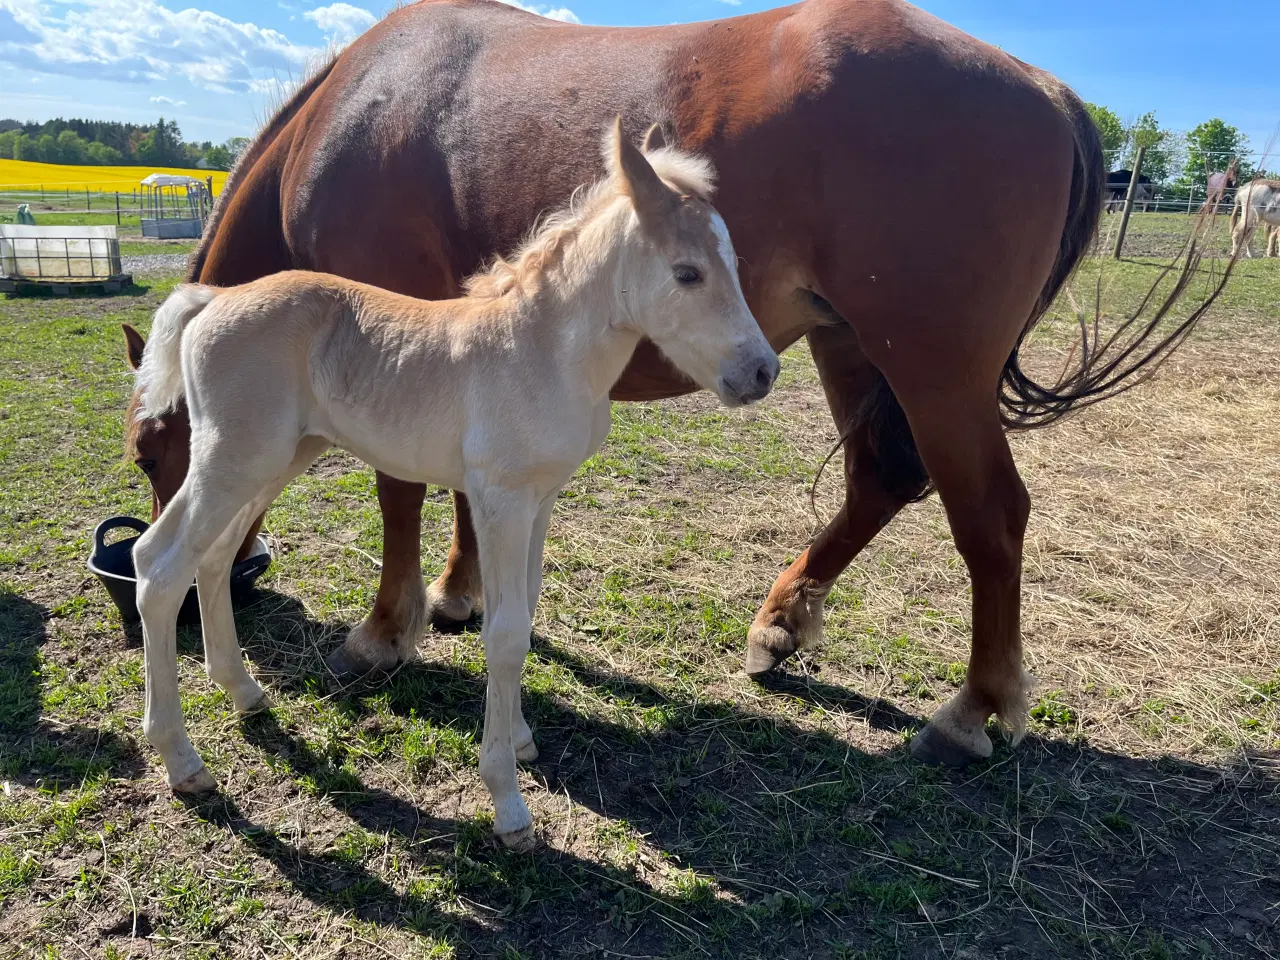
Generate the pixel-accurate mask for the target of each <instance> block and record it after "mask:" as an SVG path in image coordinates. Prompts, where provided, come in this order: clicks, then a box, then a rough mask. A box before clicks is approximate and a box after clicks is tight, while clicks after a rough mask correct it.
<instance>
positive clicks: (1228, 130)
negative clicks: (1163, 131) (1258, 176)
mask: <svg viewBox="0 0 1280 960" xmlns="http://www.w3.org/2000/svg"><path fill="white" fill-rule="evenodd" d="M1248 149H1249V138H1248V137H1246V136H1245V135H1244V134H1243V133H1241V132H1240V131H1239V130H1237V129H1236V128H1235V127H1233V126H1230V125H1229V124H1227V123H1224V122H1223V121H1222V120H1220V119H1219V118H1217V117H1214V118H1213V119H1212V120H1206V121H1205V122H1204V123H1202V124H1200V125H1199V126H1198V127H1196V128H1195V129H1194V130H1192V131H1191V132H1190V133H1188V134H1187V164H1186V167H1185V170H1184V173H1183V179H1184V180H1187V181H1189V182H1192V183H1198V184H1201V185H1203V184H1204V183H1205V180H1206V178H1207V176H1208V174H1210V173H1218V172H1219V171H1222V170H1226V169H1227V165H1228V164H1229V163H1230V162H1231V159H1232V157H1239V156H1240V155H1241V154H1243V153H1245V152H1246V151H1247V150H1248ZM1245 167H1246V164H1245V163H1244V162H1243V161H1241V163H1240V173H1239V177H1238V178H1237V179H1238V180H1239V182H1241V183H1243V182H1244V181H1245V180H1248V179H1249V178H1250V176H1251V174H1250V172H1249V171H1248V170H1246V169H1245Z"/></svg>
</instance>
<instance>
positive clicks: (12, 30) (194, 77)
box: [0, 0, 316, 93]
mask: <svg viewBox="0 0 1280 960" xmlns="http://www.w3.org/2000/svg"><path fill="white" fill-rule="evenodd" d="M315 52H316V51H315V50H313V48H311V47H307V46H302V45H299V44H295V43H293V42H292V41H290V40H289V38H288V37H286V36H285V35H284V34H282V33H280V32H279V31H276V30H271V29H268V28H264V27H259V26H257V25H255V24H253V23H247V22H246V23H239V22H237V21H235V20H228V19H227V18H226V17H223V16H220V15H219V14H216V13H213V12H211V11H209V10H197V9H194V8H188V9H185V10H179V11H174V10H170V9H168V8H167V7H163V6H161V5H160V4H159V3H157V2H155V0H0V60H4V61H7V62H8V63H10V64H12V65H13V66H16V67H18V68H19V69H24V70H33V71H38V72H41V73H51V74H61V75H63V76H68V77H73V78H77V79H88V80H114V81H118V82H123V83H149V82H153V81H159V80H173V79H186V80H189V81H191V82H192V83H193V84H195V85H196V86H200V87H204V88H206V89H209V90H215V91H219V92H224V93H242V92H247V91H250V90H252V89H254V86H255V84H258V83H261V82H263V81H265V80H266V79H268V78H270V77H272V76H274V75H276V74H279V73H286V74H289V73H297V72H301V71H302V69H303V68H304V66H305V64H306V62H307V60H308V58H309V57H310V56H312V55H313V54H314V53H315Z"/></svg>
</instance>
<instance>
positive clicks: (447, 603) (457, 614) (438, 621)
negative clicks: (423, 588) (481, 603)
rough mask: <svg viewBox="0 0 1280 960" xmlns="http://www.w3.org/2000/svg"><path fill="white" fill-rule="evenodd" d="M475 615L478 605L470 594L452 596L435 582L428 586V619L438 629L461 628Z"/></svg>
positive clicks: (449, 630) (446, 630)
mask: <svg viewBox="0 0 1280 960" xmlns="http://www.w3.org/2000/svg"><path fill="white" fill-rule="evenodd" d="M475 615H476V605H475V603H474V602H473V601H472V599H471V596H470V594H466V593H464V594H462V595H461V596H450V595H449V594H447V593H445V592H444V590H442V589H441V588H440V586H439V584H435V583H433V584H431V586H429V587H427V621H428V622H429V623H430V624H431V626H433V627H435V628H436V629H437V630H441V631H444V632H446V633H447V632H451V631H454V630H459V629H461V628H462V627H463V626H464V625H466V624H467V623H469V622H470V621H471V620H472V618H474V617H475Z"/></svg>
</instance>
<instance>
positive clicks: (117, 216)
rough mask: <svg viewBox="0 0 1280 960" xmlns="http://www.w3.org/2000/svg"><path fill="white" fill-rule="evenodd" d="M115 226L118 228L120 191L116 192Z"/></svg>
mask: <svg viewBox="0 0 1280 960" xmlns="http://www.w3.org/2000/svg"><path fill="white" fill-rule="evenodd" d="M116 226H117V227H118V226H120V191H119V190H117V191H116Z"/></svg>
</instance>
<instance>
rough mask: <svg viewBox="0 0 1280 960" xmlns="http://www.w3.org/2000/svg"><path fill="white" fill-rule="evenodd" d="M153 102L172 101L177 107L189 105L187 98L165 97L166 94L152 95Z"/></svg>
mask: <svg viewBox="0 0 1280 960" xmlns="http://www.w3.org/2000/svg"><path fill="white" fill-rule="evenodd" d="M151 102H152V103H171V104H173V105H174V106H175V107H185V106H186V105H187V101H185V100H174V99H173V98H172V97H164V96H161V97H152V98H151Z"/></svg>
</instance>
